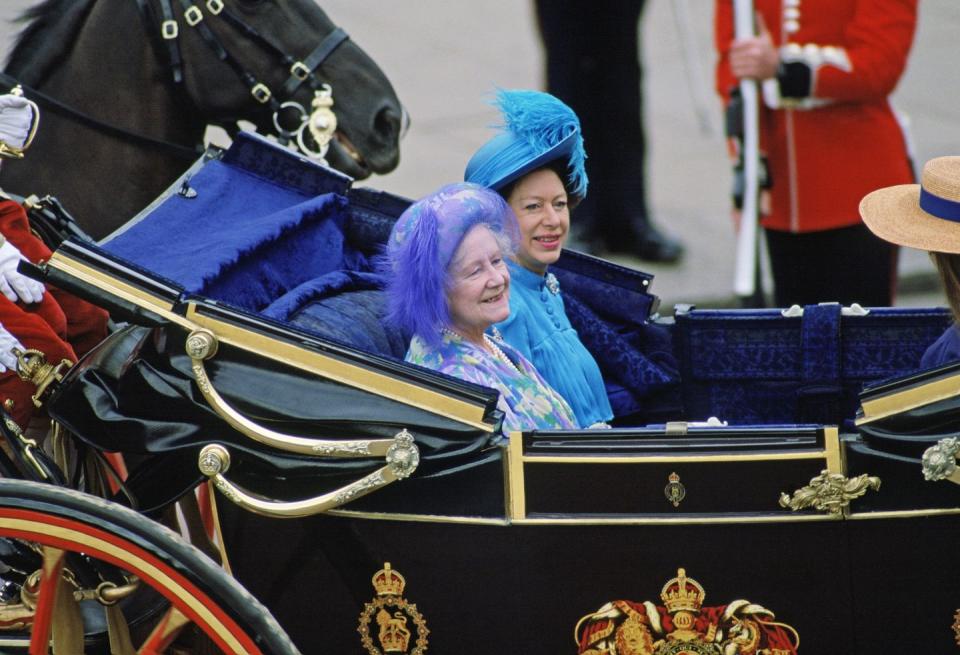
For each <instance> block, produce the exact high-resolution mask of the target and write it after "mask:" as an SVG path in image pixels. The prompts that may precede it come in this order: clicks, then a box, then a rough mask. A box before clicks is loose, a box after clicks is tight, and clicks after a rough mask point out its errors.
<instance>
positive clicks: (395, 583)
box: [372, 562, 407, 596]
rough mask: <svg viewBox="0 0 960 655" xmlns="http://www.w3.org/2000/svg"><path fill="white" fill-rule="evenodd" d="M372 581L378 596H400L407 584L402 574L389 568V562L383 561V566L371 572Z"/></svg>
mask: <svg viewBox="0 0 960 655" xmlns="http://www.w3.org/2000/svg"><path fill="white" fill-rule="evenodd" d="M372 582H373V588H374V589H375V590H376V592H377V595H378V596H402V595H403V588H404V587H405V586H406V584H407V581H406V580H405V579H404V577H403V576H402V575H400V574H399V573H397V572H396V571H394V570H393V569H392V568H390V562H384V564H383V568H382V569H380V570H379V571H377V572H376V573H374V574H373V579H372Z"/></svg>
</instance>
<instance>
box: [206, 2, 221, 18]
mask: <svg viewBox="0 0 960 655" xmlns="http://www.w3.org/2000/svg"><path fill="white" fill-rule="evenodd" d="M207 11H209V12H210V13H211V14H213V15H214V16H216V15H217V14H219V13H220V12H221V11H223V0H207Z"/></svg>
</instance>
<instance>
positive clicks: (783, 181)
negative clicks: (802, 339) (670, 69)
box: [715, 0, 917, 307]
mask: <svg viewBox="0 0 960 655" xmlns="http://www.w3.org/2000/svg"><path fill="white" fill-rule="evenodd" d="M755 9H756V12H757V23H758V33H759V35H758V36H756V37H753V38H749V39H741V40H735V39H734V19H733V2H732V0H717V2H716V24H715V29H716V45H717V50H718V52H719V55H720V56H719V61H718V64H717V78H716V81H717V90H718V92H719V93H720V94H721V96H722V97H723V99H724V101H725V103H726V104H728V105H729V103H730V99H731V92H732V90H733V89H735V88H736V87H737V85H738V81H739V79H741V78H749V79H756V80H759V81H760V82H761V89H762V97H763V100H762V105H763V106H762V107H761V111H760V147H761V152H762V154H763V155H764V156H765V157H766V160H767V170H768V172H769V176H768V182H769V193H765V194H764V195H765V197H764V198H763V199H762V203H761V207H762V209H763V213H764V216H763V219H762V225H763V227H764V228H765V235H766V240H767V246H768V250H769V254H770V259H771V263H772V268H773V277H774V283H775V286H776V303H777V305H778V306H781V307H783V306H789V305H792V304H801V305H803V304H810V303H816V302H829V301H839V302H842V303H844V304H850V303H852V302H858V303H860V304H862V305H875V306H876V305H889V304H891V301H892V293H893V284H894V281H895V277H896V254H897V251H896V249H895V248H893V247H891V246H888V245H887V244H885V243H883V242H881V241H880V240H879V239H876V238H875V237H874V236H873V235H872V234H871V233H870V232H869V231H868V230H867V229H866V227H865V226H864V225H863V224H862V223H861V222H860V217H859V212H858V206H859V203H860V198H862V197H863V196H864V195H865V194H866V193H868V192H869V191H871V190H873V189H876V188H879V187H884V186H891V185H894V184H906V183H911V182H913V179H914V176H913V172H912V170H911V164H910V161H909V155H908V151H907V144H906V139H905V136H904V132H903V130H902V129H901V125H900V123H899V122H898V120H897V117H896V115H895V114H894V111H893V109H892V108H891V107H890V103H889V100H888V96H889V95H890V93H891V92H892V91H893V89H894V87H895V86H896V85H897V81H898V80H899V79H900V76H901V74H902V73H903V70H904V67H905V66H906V62H907V55H908V53H909V51H910V46H911V43H912V41H913V35H914V30H915V26H916V19H917V0H755Z"/></svg>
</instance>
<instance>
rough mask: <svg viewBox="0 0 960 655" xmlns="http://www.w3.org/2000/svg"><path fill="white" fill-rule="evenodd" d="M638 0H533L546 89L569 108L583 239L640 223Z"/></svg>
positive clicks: (640, 227) (624, 234) (614, 235)
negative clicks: (579, 154)
mask: <svg viewBox="0 0 960 655" xmlns="http://www.w3.org/2000/svg"><path fill="white" fill-rule="evenodd" d="M643 6H644V0H602V1H601V2H596V1H595V0H536V8H537V17H538V23H539V28H540V34H541V36H542V38H543V44H544V48H545V50H546V63H547V90H548V91H549V92H550V93H552V94H553V95H555V96H557V97H558V98H560V99H561V100H563V101H564V102H565V103H567V104H568V105H570V107H571V108H572V109H573V110H574V111H575V112H576V113H577V115H578V116H579V117H580V124H581V128H582V130H583V138H584V146H585V148H586V151H587V164H586V167H587V175H588V176H589V178H590V191H589V193H588V194H587V198H586V199H585V200H584V202H583V203H581V205H580V206H579V207H577V209H576V210H575V212H574V218H575V220H574V230H575V233H579V234H581V235H582V236H583V237H584V238H591V237H599V238H603V239H606V240H608V241H609V240H611V239H629V238H630V237H631V236H635V235H638V234H641V235H642V234H643V233H644V232H645V230H646V225H647V222H648V220H649V219H648V208H647V190H646V169H645V160H646V140H645V138H644V130H643V100H642V89H643V81H642V75H643V68H642V65H641V62H640V47H639V38H640V17H641V14H642V12H643Z"/></svg>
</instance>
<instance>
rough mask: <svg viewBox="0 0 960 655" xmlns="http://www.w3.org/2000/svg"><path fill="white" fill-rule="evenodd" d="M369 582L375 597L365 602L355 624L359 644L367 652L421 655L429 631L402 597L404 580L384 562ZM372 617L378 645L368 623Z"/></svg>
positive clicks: (413, 608) (371, 653) (424, 622)
mask: <svg viewBox="0 0 960 655" xmlns="http://www.w3.org/2000/svg"><path fill="white" fill-rule="evenodd" d="M371 582H372V583H373V588H374V590H375V591H376V592H377V597H376V598H374V599H373V601H372V602H369V603H366V604H364V608H363V612H361V613H360V623H359V625H358V626H357V632H359V633H360V643H361V644H362V645H363V647H364V648H365V649H366V651H367V652H368V653H370V655H386V654H387V653H404V654H405V653H407V652H408V651H409V653H410V655H422V654H423V653H425V652H427V644H428V642H427V635H429V634H430V630H429V629H428V628H427V622H426V620H424V618H423V615H422V614H420V611H419V610H418V609H417V606H416V605H415V604H414V603H410V602H408V601H407V599H406V598H404V597H403V590H404V588H405V587H406V579H405V578H404V577H403V576H402V575H400V573H399V572H398V571H396V570H394V569H393V568H392V567H391V566H390V562H385V563H384V565H383V568H382V569H380V570H379V571H377V572H376V573H374V574H373V578H372V580H371ZM374 617H376V618H375V620H376V624H377V626H378V629H377V634H376V637H377V641H378V642H379V646H377V645H375V644H374V642H373V635H371V629H370V624H371V623H372V622H373V621H374ZM411 628H412V630H411ZM414 638H415V639H414ZM411 640H413V641H414V644H413V646H414V648H413V650H412V651H411V650H409V648H410V642H411Z"/></svg>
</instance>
